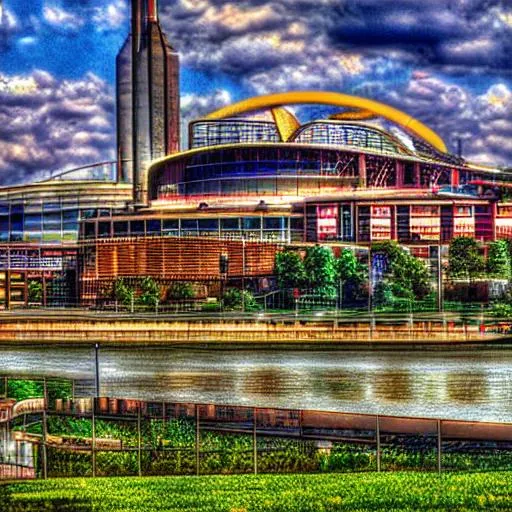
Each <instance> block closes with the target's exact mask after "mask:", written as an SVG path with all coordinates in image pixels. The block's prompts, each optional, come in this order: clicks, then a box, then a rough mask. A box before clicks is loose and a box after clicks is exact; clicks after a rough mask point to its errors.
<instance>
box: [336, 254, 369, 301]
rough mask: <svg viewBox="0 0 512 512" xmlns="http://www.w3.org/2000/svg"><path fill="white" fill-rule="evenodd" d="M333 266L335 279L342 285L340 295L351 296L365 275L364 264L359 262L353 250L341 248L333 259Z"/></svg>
mask: <svg viewBox="0 0 512 512" xmlns="http://www.w3.org/2000/svg"><path fill="white" fill-rule="evenodd" d="M334 268H335V270H336V279H337V281H338V283H339V284H341V286H342V295H343V296H344V297H346V296H347V292H348V293H349V294H350V295H349V296H353V295H355V294H356V293H357V289H358V288H359V286H360V285H361V284H362V283H363V281H364V280H365V277H366V274H367V272H366V266H365V265H362V264H361V263H359V261H358V260H357V258H356V257H355V255H354V253H353V251H351V250H350V249H346V248H345V249H343V250H342V251H341V254H340V256H339V258H336V259H335V260H334Z"/></svg>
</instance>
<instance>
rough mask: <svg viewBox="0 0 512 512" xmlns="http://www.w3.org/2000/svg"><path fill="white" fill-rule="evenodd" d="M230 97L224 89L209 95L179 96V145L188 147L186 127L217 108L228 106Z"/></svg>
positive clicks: (230, 100)
mask: <svg viewBox="0 0 512 512" xmlns="http://www.w3.org/2000/svg"><path fill="white" fill-rule="evenodd" d="M231 102H232V99H231V95H230V94H229V92H228V91H226V90H224V89H217V90H215V91H213V92H212V93H211V94H205V95H198V94H184V95H182V96H181V145H182V147H183V148H186V147H188V125H189V123H190V122H191V121H194V120H196V119H200V118H202V117H204V116H205V115H206V114H209V113H210V112H213V111H214V110H217V109H218V108H221V107H224V106H226V105H229V104H230V103H231Z"/></svg>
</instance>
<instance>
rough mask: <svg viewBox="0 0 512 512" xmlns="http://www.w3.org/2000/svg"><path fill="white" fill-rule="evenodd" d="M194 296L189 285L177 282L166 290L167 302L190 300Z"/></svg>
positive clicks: (192, 289)
mask: <svg viewBox="0 0 512 512" xmlns="http://www.w3.org/2000/svg"><path fill="white" fill-rule="evenodd" d="M195 296H196V294H195V291H194V287H193V286H192V284H191V283H187V282H184V281H177V282H176V283H173V284H171V286H169V288H167V300H170V301H173V300H178V301H179V300H191V299H193V298H194V297H195Z"/></svg>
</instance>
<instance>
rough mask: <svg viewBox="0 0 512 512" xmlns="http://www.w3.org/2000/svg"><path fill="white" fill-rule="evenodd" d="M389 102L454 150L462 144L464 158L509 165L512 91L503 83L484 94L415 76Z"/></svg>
mask: <svg viewBox="0 0 512 512" xmlns="http://www.w3.org/2000/svg"><path fill="white" fill-rule="evenodd" d="M386 100H387V101H388V102H389V103H391V104H393V105H395V106H397V107H398V108H402V109H403V110H405V111H406V112H409V113H410V114H412V115H413V116H415V117H418V118H419V119H421V120H422V121H424V122H426V123H427V124H428V125H429V126H431V127H432V128H433V129H434V130H436V131H437V132H439V134H440V135H441V136H442V137H443V138H444V139H445V142H446V143H447V144H448V146H449V147H450V148H451V150H452V151H454V150H455V148H456V144H457V139H459V138H460V139H462V141H463V156H464V157H465V158H466V159H468V160H470V161H474V162H479V163H484V164H490V165H510V160H511V155H512V121H511V120H512V91H510V89H509V88H508V87H507V86H506V85H505V84H502V83H498V84H495V85H492V86H491V87H489V89H488V90H487V91H485V92H484V93H483V94H474V93H471V92H470V91H468V90H467V89H465V88H463V87H461V86H459V85H455V84H452V83H449V82H446V81H444V80H442V79H440V78H436V77H433V76H430V75H428V74H426V73H416V74H413V76H412V78H411V81H410V82H409V84H408V85H407V87H405V88H404V89H403V90H399V91H391V92H389V93H388V95H387V97H386Z"/></svg>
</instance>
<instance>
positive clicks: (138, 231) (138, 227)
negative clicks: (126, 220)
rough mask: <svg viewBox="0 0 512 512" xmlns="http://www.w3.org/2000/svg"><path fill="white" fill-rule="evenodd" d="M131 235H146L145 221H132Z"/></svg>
mask: <svg viewBox="0 0 512 512" xmlns="http://www.w3.org/2000/svg"><path fill="white" fill-rule="evenodd" d="M130 234H132V235H143V234H144V221H143V220H131V221H130Z"/></svg>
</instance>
